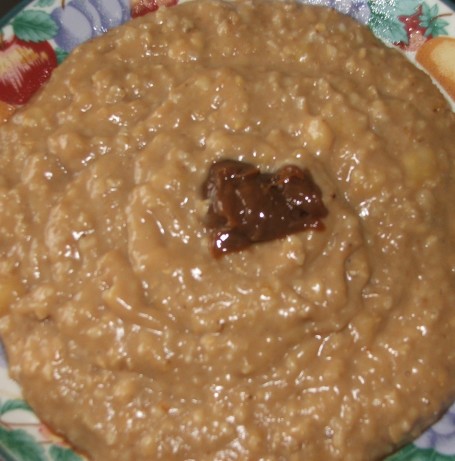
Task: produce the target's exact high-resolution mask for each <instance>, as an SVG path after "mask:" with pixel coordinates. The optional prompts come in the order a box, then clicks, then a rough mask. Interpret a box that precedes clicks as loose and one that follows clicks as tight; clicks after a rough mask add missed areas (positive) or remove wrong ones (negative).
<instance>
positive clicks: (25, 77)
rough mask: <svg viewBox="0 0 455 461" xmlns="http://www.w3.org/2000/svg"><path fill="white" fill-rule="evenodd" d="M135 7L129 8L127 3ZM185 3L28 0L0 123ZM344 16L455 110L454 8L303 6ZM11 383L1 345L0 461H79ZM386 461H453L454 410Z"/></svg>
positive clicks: (387, 3)
mask: <svg viewBox="0 0 455 461" xmlns="http://www.w3.org/2000/svg"><path fill="white" fill-rule="evenodd" d="M131 1H134V2H135V3H134V5H132V4H131V3H130V2H131ZM178 1H185V0H32V1H30V0H25V1H23V2H21V3H20V4H19V5H18V6H17V7H16V8H15V9H14V10H13V11H12V12H11V13H10V14H9V15H8V16H7V17H5V18H3V19H0V30H1V33H0V123H1V122H2V120H5V119H6V118H8V116H9V115H10V114H11V113H12V112H14V111H15V110H16V108H17V107H19V106H21V105H23V104H25V103H26V102H27V101H28V100H29V99H30V98H31V97H32V96H33V94H34V93H35V92H36V91H38V90H39V88H40V87H41V86H42V85H43V84H45V82H46V81H47V80H48V79H49V77H50V75H51V74H52V71H53V70H54V69H55V68H56V67H57V66H58V65H59V64H60V63H61V62H62V61H64V60H65V58H66V57H67V55H68V54H69V53H70V52H71V50H72V49H73V48H74V47H76V46H77V45H79V44H80V43H82V42H84V41H86V40H89V39H91V38H93V37H96V36H98V35H100V34H103V33H104V32H106V31H107V30H108V29H110V28H112V27H115V26H118V25H120V24H122V23H123V22H125V21H127V20H129V19H130V18H131V17H135V16H141V15H144V14H153V12H154V11H156V10H157V9H158V8H165V7H170V6H172V5H175V4H176V3H177V2H178ZM305 2H306V3H311V4H317V5H325V6H330V7H333V8H336V9H338V10H339V11H341V12H342V13H345V14H349V15H350V16H353V17H354V18H355V19H357V20H358V21H360V22H361V23H363V24H365V25H367V26H368V27H370V29H371V30H372V31H373V33H374V34H375V35H377V36H378V37H379V38H380V39H381V40H383V41H384V42H385V43H386V44H387V45H388V46H390V47H395V48H397V49H398V50H400V51H401V52H403V53H405V54H406V56H407V57H408V58H409V59H410V60H412V61H413V62H414V63H415V64H416V65H417V66H419V67H421V68H423V70H425V71H426V72H427V73H428V74H429V75H430V76H431V77H432V78H433V80H434V81H435V84H436V85H438V86H439V87H440V89H441V91H442V92H443V93H444V94H445V96H446V97H447V99H448V100H449V102H450V103H451V104H452V107H453V108H454V110H455V10H454V9H455V5H454V4H453V3H449V2H443V1H438V0H428V1H419V0H305ZM83 459H84V458H83V457H82V456H81V455H78V454H76V453H75V452H74V451H73V450H72V449H71V447H69V446H68V445H67V444H66V443H65V441H64V440H62V439H61V438H59V437H58V436H57V435H56V434H54V433H53V432H52V431H50V430H49V429H48V428H47V427H46V425H45V424H43V423H42V422H40V421H39V420H38V419H37V418H36V416H35V415H34V414H33V412H32V410H31V408H30V407H29V406H28V405H27V403H26V402H25V401H24V400H23V399H22V398H21V394H20V389H19V388H18V386H17V385H16V383H14V382H13V381H12V380H10V379H9V377H8V371H7V363H6V358H5V353H4V350H3V349H2V348H1V344H0V461H1V460H3V461H82V460H83ZM388 461H455V405H454V406H452V407H451V408H450V409H449V411H448V412H447V413H446V414H445V415H444V416H443V417H442V419H441V420H440V421H439V422H438V423H436V424H435V425H433V426H432V427H431V428H430V429H429V430H427V432H425V433H424V434H423V435H422V436H421V437H420V438H419V439H418V440H416V441H415V442H414V443H412V444H410V445H408V446H406V447H404V448H403V449H402V450H400V451H399V452H398V453H396V454H394V455H393V456H391V457H389V458H388Z"/></svg>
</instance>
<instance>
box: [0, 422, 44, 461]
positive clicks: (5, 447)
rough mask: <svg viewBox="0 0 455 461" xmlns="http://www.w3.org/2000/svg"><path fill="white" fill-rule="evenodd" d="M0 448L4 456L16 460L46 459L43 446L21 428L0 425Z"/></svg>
mask: <svg viewBox="0 0 455 461" xmlns="http://www.w3.org/2000/svg"><path fill="white" fill-rule="evenodd" d="M0 448H1V451H2V453H3V454H4V456H7V457H9V458H10V459H13V460H18V461H22V460H23V461H25V460H27V461H47V458H46V454H45V452H44V448H43V447H42V446H41V445H40V444H38V443H37V442H36V440H35V439H34V438H33V437H32V436H31V435H30V434H29V433H28V432H26V431H24V430H23V429H13V430H8V429H5V428H3V427H0Z"/></svg>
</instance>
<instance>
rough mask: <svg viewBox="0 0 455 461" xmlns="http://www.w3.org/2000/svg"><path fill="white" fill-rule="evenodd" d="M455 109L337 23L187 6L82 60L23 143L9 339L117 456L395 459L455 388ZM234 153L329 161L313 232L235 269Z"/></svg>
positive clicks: (26, 122) (79, 438)
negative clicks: (226, 202)
mask: <svg viewBox="0 0 455 461" xmlns="http://www.w3.org/2000/svg"><path fill="white" fill-rule="evenodd" d="M454 133H455V121H454V115H453V113H452V112H451V111H450V109H449V108H448V105H447V104H446V102H445V101H444V99H443V97H442V96H441V95H440V94H439V93H438V91H437V90H436V89H435V88H434V87H433V85H432V83H431V82H430V80H429V78H428V77H426V76H425V75H424V74H422V73H421V72H420V71H418V70H417V69H415V68H414V67H413V66H412V65H411V64H409V63H408V62H407V61H406V60H405V59H404V58H403V57H402V56H401V55H400V54H398V53H397V52H395V51H393V50H390V49H387V48H385V47H384V46H383V45H382V44H380V43H379V42H378V41H377V40H376V39H375V38H374V37H373V36H372V35H371V34H370V32H369V31H367V30H366V29H364V28H362V27H361V26H360V25H357V24H356V23H354V22H353V21H352V20H351V19H349V18H347V17H343V16H340V15H339V14H337V13H335V12H334V11H330V10H327V9H323V8H318V7H310V6H307V7H304V6H298V5H295V4H279V3H273V2H270V3H269V2H257V3H255V2H253V3H250V2H245V3H238V4H227V3H217V2H211V1H206V0H201V1H197V2H195V3H191V4H190V3H186V4H183V5H180V6H177V7H174V8H170V9H167V10H166V9H160V10H159V11H158V12H157V13H154V14H151V15H148V16H146V17H143V18H139V19H137V20H134V21H132V22H130V23H128V24H125V25H124V26H122V27H120V28H118V29H116V30H113V31H111V32H109V33H107V34H106V35H105V36H103V37H101V38H98V39H96V40H94V41H92V42H90V43H88V44H85V45H83V46H81V47H80V48H79V49H78V50H77V51H75V52H74V53H73V54H72V55H71V56H70V57H69V58H68V60H67V61H66V62H65V63H64V64H63V65H62V66H61V67H60V68H58V69H57V70H56V71H55V73H54V75H53V77H52V78H51V80H50V82H49V84H48V85H47V86H46V88H45V89H44V90H43V91H42V92H41V93H40V94H39V95H38V96H37V97H36V98H35V99H34V100H33V102H32V103H31V104H29V105H28V106H27V107H26V108H24V109H22V110H19V111H18V112H17V113H15V114H14V115H13V117H12V118H11V119H10V120H9V122H7V123H6V124H5V125H4V126H2V127H0V143H1V146H2V152H1V155H0V171H1V176H0V185H1V190H0V274H1V275H0V293H1V296H0V309H1V310H2V312H3V313H4V314H5V316H4V317H3V319H2V320H1V323H0V331H1V335H2V338H3V340H4V342H5V344H6V347H7V351H8V357H9V361H10V370H11V374H12V376H13V377H14V378H15V379H17V380H18V381H19V383H20V384H21V385H22V388H23V392H24V395H25V398H26V399H27V400H28V401H29V402H30V404H31V405H32V406H33V408H34V409H35V410H36V411H37V413H38V414H39V415H40V417H41V418H42V419H43V420H44V421H46V422H47V423H49V424H50V425H51V426H52V427H53V428H54V429H56V430H58V431H59V432H60V433H61V434H64V435H65V436H66V437H67V438H68V440H69V441H71V442H72V443H73V444H74V445H75V446H76V447H78V448H79V449H80V450H82V451H83V452H85V453H87V454H88V455H89V456H90V457H91V459H93V460H95V461H117V460H118V459H119V456H121V459H122V460H123V461H129V460H131V461H133V460H134V461H150V460H173V459H175V460H198V461H204V460H220V461H221V460H223V461H224V460H263V461H266V460H267V461H272V460H275V461H276V460H282V461H293V460H305V461H312V460H321V459H325V460H347V459H349V460H352V461H355V460H359V461H365V460H369V459H377V458H381V457H383V456H385V455H386V454H387V453H389V452H390V451H392V450H393V449H395V448H396V447H397V446H398V445H400V444H402V443H404V442H405V441H407V440H409V439H410V438H411V437H413V436H415V435H417V434H418V433H419V431H421V430H422V429H423V428H424V427H425V426H426V425H428V424H430V423H431V422H433V421H434V419H435V418H436V417H437V416H438V415H439V414H440V412H441V411H442V410H443V409H444V408H445V407H446V406H447V405H448V404H449V403H450V402H451V400H452V398H453V397H454V395H455V352H454V348H453V338H454V334H455V312H454V306H455V280H454V271H455V242H454V235H455V218H454V216H455V214H454V209H453V208H454V201H453V197H454V196H455V181H454V145H455V143H454ZM222 158H230V159H234V160H240V161H245V162H249V163H252V164H254V165H256V166H257V167H258V168H260V170H261V171H265V172H267V171H270V172H272V171H276V170H277V169H279V168H280V167H282V166H283V165H287V164H295V165H297V166H298V167H299V168H302V169H306V168H307V169H308V170H309V171H311V174H312V176H313V178H314V180H315V182H316V184H318V186H319V187H320V188H321V191H322V198H323V201H324V204H325V206H326V207H327V209H328V215H327V217H326V218H324V226H325V230H324V231H322V232H321V231H305V232H302V233H297V234H293V235H290V236H287V237H284V238H281V239H278V240H274V241H271V242H265V243H261V244H258V245H254V246H252V247H249V248H248V249H245V250H243V251H241V252H238V253H230V254H227V255H225V256H223V257H222V258H218V259H216V258H213V257H212V256H211V254H210V242H209V235H210V231H209V230H208V229H206V228H205V226H204V216H205V214H206V212H207V207H208V203H207V202H206V201H204V200H202V198H201V194H200V188H201V184H202V183H203V181H204V179H205V178H206V175H207V171H208V169H209V167H210V165H211V164H212V163H213V162H214V161H216V160H219V159H222Z"/></svg>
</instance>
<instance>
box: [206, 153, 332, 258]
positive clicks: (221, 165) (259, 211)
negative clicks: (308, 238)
mask: <svg viewBox="0 0 455 461" xmlns="http://www.w3.org/2000/svg"><path fill="white" fill-rule="evenodd" d="M202 194H203V197H204V199H208V200H209V208H208V211H207V215H206V218H205V224H206V226H207V228H208V229H211V230H212V231H213V232H212V235H211V239H212V242H211V248H212V253H213V255H214V256H215V257H220V256H222V255H223V254H226V253H230V252H234V251H240V250H243V249H244V248H247V247H248V246H250V245H252V244H254V243H259V242H265V241H270V240H274V239H278V238H282V237H284V236H286V235H289V234H293V233H296V232H300V231H303V230H305V229H316V230H322V229H324V225H323V223H322V221H321V220H322V218H324V217H325V216H327V213H328V211H327V208H326V207H325V206H324V203H323V201H322V193H321V190H320V188H319V187H318V185H317V184H316V183H315V182H314V180H313V177H312V176H311V173H310V172H309V171H308V169H303V170H302V169H301V168H299V167H297V166H295V165H286V166H284V167H282V168H280V169H278V170H277V171H276V172H275V173H261V172H260V170H259V168H257V167H256V166H255V165H252V164H250V163H246V162H240V161H236V160H229V159H226V160H220V161H218V162H214V163H213V164H212V165H211V167H210V169H209V172H208V176H207V179H206V180H205V181H204V183H203V186H202Z"/></svg>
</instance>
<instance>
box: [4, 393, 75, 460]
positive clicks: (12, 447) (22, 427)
mask: <svg viewBox="0 0 455 461" xmlns="http://www.w3.org/2000/svg"><path fill="white" fill-rule="evenodd" d="M24 411H25V412H28V413H32V409H31V408H30V406H29V405H28V404H27V402H25V401H24V400H22V399H10V400H5V401H1V400H0V460H1V461H83V458H81V457H80V456H79V455H77V454H76V453H75V452H74V451H72V450H71V449H70V448H68V447H66V446H64V445H59V444H58V443H54V442H53V441H52V440H49V439H45V440H42V438H41V439H40V437H39V436H37V434H40V432H39V430H38V431H36V430H35V431H33V430H31V429H30V427H31V426H32V427H35V429H39V427H42V424H41V423H39V422H38V421H37V422H36V423H27V422H22V423H13V422H11V421H16V419H14V418H11V421H10V418H8V421H10V422H7V421H6V418H5V415H6V414H8V416H9V414H10V413H12V414H13V416H14V413H15V412H24ZM24 419H25V418H24ZM19 421H23V419H21V418H19Z"/></svg>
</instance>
